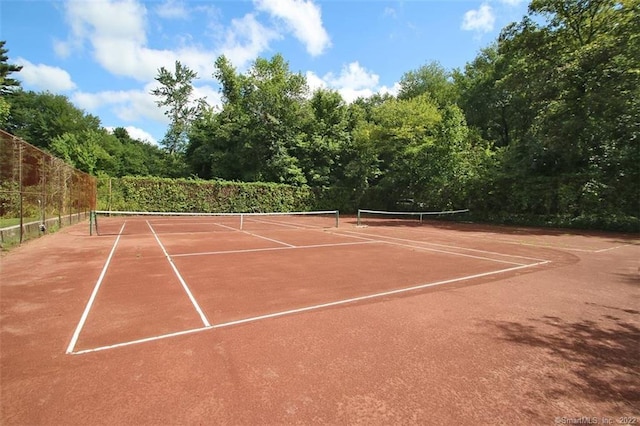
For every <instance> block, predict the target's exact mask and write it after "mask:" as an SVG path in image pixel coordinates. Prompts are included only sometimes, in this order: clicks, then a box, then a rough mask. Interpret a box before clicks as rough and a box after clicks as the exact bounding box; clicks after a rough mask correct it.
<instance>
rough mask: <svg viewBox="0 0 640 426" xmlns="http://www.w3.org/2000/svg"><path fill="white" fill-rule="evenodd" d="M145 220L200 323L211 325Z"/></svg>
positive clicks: (206, 325)
mask: <svg viewBox="0 0 640 426" xmlns="http://www.w3.org/2000/svg"><path fill="white" fill-rule="evenodd" d="M146 222H147V225H148V226H149V229H151V232H152V233H153V236H154V237H155V239H156V241H157V242H158V244H159V245H160V248H161V249H162V251H163V252H164V255H165V257H166V258H167V260H168V261H169V264H170V265H171V268H172V269H173V272H175V274H176V277H178V280H179V281H180V284H182V288H184V291H185V292H187V296H189V300H191V303H192V304H193V307H194V308H195V309H196V311H197V312H198V315H200V319H202V323H203V324H204V326H205V327H209V326H210V325H211V324H209V320H207V317H206V316H205V315H204V312H202V309H200V305H198V302H196V299H195V297H193V294H191V290H189V286H187V283H186V282H185V281H184V279H183V278H182V275H180V272H179V271H178V268H177V267H176V265H175V264H174V263H173V259H171V256H169V253H167V250H166V249H165V248H164V245H163V244H162V242H161V241H160V238H158V234H156V231H155V230H154V229H153V227H152V226H151V224H150V223H149V221H148V220H147V221H146Z"/></svg>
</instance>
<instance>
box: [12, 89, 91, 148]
mask: <svg viewBox="0 0 640 426" xmlns="http://www.w3.org/2000/svg"><path fill="white" fill-rule="evenodd" d="M7 99H8V100H9V103H10V104H11V110H10V112H9V116H8V117H7V122H6V130H7V131H8V132H9V133H11V134H13V135H16V136H18V137H20V138H22V139H24V140H25V141H27V142H29V143H30V144H32V145H35V146H37V147H40V148H45V149H47V148H48V147H49V145H50V144H51V142H52V141H53V139H55V138H56V137H59V136H62V135H63V134H65V133H72V134H77V135H78V134H80V133H82V132H83V131H87V130H95V131H98V130H99V129H100V120H99V119H98V118H97V117H95V116H93V115H90V114H85V113H84V112H83V111H82V110H79V109H78V108H76V107H75V106H74V105H73V104H72V103H71V102H70V101H69V99H67V98H66V97H65V96H62V95H54V94H52V93H48V92H42V93H37V92H33V91H22V90H19V91H16V92H14V93H12V94H11V95H10V96H8V97H7Z"/></svg>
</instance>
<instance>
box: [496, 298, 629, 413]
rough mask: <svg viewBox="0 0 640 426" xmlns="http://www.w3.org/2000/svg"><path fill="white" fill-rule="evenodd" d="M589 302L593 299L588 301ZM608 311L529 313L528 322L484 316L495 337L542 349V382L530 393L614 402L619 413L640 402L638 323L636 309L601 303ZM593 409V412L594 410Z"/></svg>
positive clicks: (625, 411) (564, 398)
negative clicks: (587, 316) (595, 315)
mask: <svg viewBox="0 0 640 426" xmlns="http://www.w3.org/2000/svg"><path fill="white" fill-rule="evenodd" d="M592 305H593V304H592ZM598 306H600V307H601V308H605V309H610V310H611V314H606V315H601V317H600V320H598V321H597V322H596V321H590V320H582V321H577V322H570V321H564V320H563V319H562V318H559V317H555V316H543V317H542V318H539V319H530V320H529V322H527V323H521V322H510V321H490V322H487V324H488V325H489V327H490V328H494V329H497V331H498V333H499V335H500V337H499V338H500V339H501V340H504V341H507V342H512V343H516V344H518V345H523V346H528V347H530V348H536V349H539V350H540V351H541V352H542V353H543V354H544V355H541V357H540V358H539V359H538V361H537V362H540V365H539V366H538V367H539V372H538V373H537V374H539V375H540V376H541V377H540V378H541V379H543V381H545V382H547V384H546V385H545V386H543V387H540V386H536V388H535V389H532V390H531V394H534V393H535V394H540V392H543V393H544V395H543V397H544V398H545V399H546V400H548V401H554V400H558V399H561V400H567V399H574V400H586V401H589V402H590V403H593V404H595V405H596V406H597V404H599V403H606V404H613V405H614V406H617V407H619V409H620V412H618V413H600V414H603V415H604V414H607V415H635V414H637V408H638V406H639V404H640V380H638V379H639V374H640V371H639V364H638V360H639V359H640V345H639V344H638V342H640V328H638V327H637V325H635V324H634V323H636V321H635V320H636V319H638V318H632V320H631V321H630V320H628V319H627V320H625V319H622V318H620V316H623V315H624V316H626V317H627V318H629V315H633V316H637V315H640V312H638V311H636V310H622V309H619V308H613V307H609V306H604V305H602V306H601V305H598ZM593 415H596V414H593Z"/></svg>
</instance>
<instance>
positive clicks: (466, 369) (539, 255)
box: [0, 219, 640, 425]
mask: <svg viewBox="0 0 640 426" xmlns="http://www.w3.org/2000/svg"><path fill="white" fill-rule="evenodd" d="M86 228H87V225H86V224H79V225H74V226H71V227H68V228H64V229H63V230H61V231H60V232H58V233H56V234H53V235H48V236H45V237H43V238H40V239H38V240H34V241H30V242H29V243H27V244H24V245H23V246H21V247H18V248H15V249H14V250H12V251H11V252H9V253H4V254H3V255H2V257H1V258H0V262H1V263H0V326H1V334H0V379H1V381H0V423H1V424H3V425H26V424H30V425H63V424H64V425H74V424H83V425H87V424H95V425H98V424H104V425H114V424H122V425H125V424H126V425H129V424H131V425H133V424H136V425H141V424H149V425H151V424H231V425H237V424H251V425H255V424H367V425H374V424H380V425H382V424H384V425H388V424H420V425H430V424H434V425H436V424H443V425H451V424H480V425H485V424H486V425H498V424H508V425H513V424H541V425H545V424H548V425H551V424H638V423H639V422H640V240H639V238H638V236H637V235H632V236H630V235H616V234H603V233H580V232H574V231H558V230H540V229H528V228H499V227H489V226H479V225H472V224H462V225H456V224H425V225H423V226H413V227H412V226H406V227H402V226H400V227H398V226H368V227H356V226H355V224H354V223H353V220H348V219H347V220H344V219H343V223H342V224H341V226H340V228H339V229H337V230H334V231H330V232H327V231H324V232H322V233H319V234H317V239H316V238H315V237H314V238H312V237H311V235H312V234H310V232H311V231H307V232H300V233H293V232H291V233H289V234H286V233H284V232H280V233H267V232H265V233H263V234H261V235H260V239H259V241H260V243H258V242H256V245H255V246H254V247H256V248H255V251H253V252H251V253H247V252H243V250H245V251H246V250H247V246H246V244H245V242H246V240H247V238H248V237H247V236H246V235H244V236H242V239H238V240H236V241H237V242H236V243H235V244H236V246H237V247H236V246H233V247H234V253H233V254H231V253H229V254H222V255H216V256H218V257H214V256H209V257H207V256H205V255H197V256H196V255H193V256H184V257H179V256H177V254H185V252H184V250H185V249H186V248H187V247H188V241H185V239H187V237H188V236H185V235H182V236H179V235H175V236H171V235H167V236H160V240H161V241H163V242H164V247H165V249H166V250H167V251H168V254H169V255H171V256H172V261H173V264H174V265H175V266H176V268H177V270H179V271H181V276H182V278H183V280H184V282H185V283H186V284H188V286H189V288H190V289H191V291H192V292H193V296H194V299H195V300H196V301H198V302H199V304H200V306H201V307H202V312H203V315H204V316H205V317H206V319H207V320H208V321H210V323H209V326H206V325H203V323H202V317H201V316H199V315H198V314H197V313H196V311H195V310H194V309H193V306H192V305H193V302H192V301H190V299H189V298H188V297H187V296H186V295H185V293H184V291H183V289H182V287H181V286H180V284H179V283H178V281H177V280H176V276H175V274H174V272H173V271H172V266H171V265H170V262H168V261H167V257H166V256H164V254H163V253H162V250H160V246H159V245H158V244H157V242H156V241H155V239H154V238H152V237H150V235H139V236H133V235H132V236H124V237H123V238H122V241H121V242H120V243H119V244H118V248H117V249H115V246H114V241H115V239H116V237H115V236H106V237H96V236H93V237H90V236H89V235H87V234H88V232H87V229H86ZM245 234H247V233H245ZM225 235H227V234H225ZM198 238H204V236H199V237H198ZM239 238H240V237H239ZM266 238H269V239H271V241H276V242H282V241H284V242H285V243H286V245H284V246H279V247H271V243H270V242H269V240H268V239H266ZM307 240H309V241H307ZM208 241H209V242H208V243H206V244H208V245H207V250H210V251H212V250H218V248H216V247H214V245H215V244H214V243H212V242H211V241H210V240H208ZM256 241H258V240H256ZM313 241H318V242H319V243H318V244H316V245H315V246H313V247H312V246H311V245H310V244H311V243H313ZM352 241H353V242H362V243H363V244H362V245H355V244H354V245H353V246H352V245H349V243H350V242H352ZM202 244H205V243H202ZM219 244H222V246H224V247H229V245H233V244H234V243H233V242H232V241H227V240H225V239H224V238H222V239H220V240H219ZM303 244H304V245H305V246H304V248H302V249H300V250H296V249H297V248H299V247H302V245H303ZM274 245H275V244H274ZM321 245H324V246H323V247H320V246H321ZM287 246H290V247H287ZM316 246H318V247H316ZM271 248H274V251H267V249H271ZM276 249H277V250H276ZM112 250H113V251H114V254H113V259H112V262H113V264H112V265H111V266H109V268H105V262H106V260H107V258H108V256H109V254H110V252H111V251H112ZM187 254H188V253H187ZM174 255H175V256H174ZM196 258H198V259H199V260H196ZM518 264H522V265H524V266H523V267H518V266H512V265H518ZM270 265H271V266H270ZM278 265H279V266H278ZM282 265H285V266H282ZM287 265H288V266H287ZM296 265H297V266H296ZM300 265H307V267H306V268H301V267H300ZM310 265H312V266H310ZM101 271H106V274H104V282H102V286H101V287H100V288H99V291H98V292H97V296H96V299H95V304H94V305H93V306H92V309H91V310H90V311H89V312H88V317H87V321H86V324H85V328H83V329H82V332H81V333H80V334H79V339H78V341H77V347H75V348H74V350H73V351H68V347H69V344H70V341H71V340H72V336H73V334H74V330H76V327H77V325H78V323H79V320H80V318H81V316H82V315H83V311H84V310H85V308H86V306H87V302H88V300H89V299H90V297H91V294H92V292H93V291H94V289H95V288H96V283H97V281H98V280H99V277H100V275H101ZM496 271H497V272H496ZM212 277H215V279H214V278H212ZM421 280H422V281H421ZM423 283H426V284H429V283H431V284H433V283H437V284H438V285H425V286H423V287H422V288H416V289H413V290H408V291H402V292H396V293H393V290H395V289H401V288H403V286H404V287H409V286H419V285H420V284H423ZM272 285H273V287H272V288H271V287H270V286H272ZM371 294H375V295H376V296H375V297H371V298H364V297H362V296H366V295H371ZM351 299H353V300H351ZM333 301H339V302H340V303H333V304H332V302H333ZM306 307H312V308H309V309H306ZM289 311H291V312H289ZM273 313H277V315H270V314H273ZM243 318H250V319H251V320H249V321H246V322H242V321H238V320H241V319H243ZM149 336H151V337H153V336H156V337H153V338H150V339H148V340H147V341H145V340H144V339H145V338H147V337H149ZM127 342H129V343H127ZM131 342H134V343H131ZM119 343H126V344H123V345H120V346H118V344H119ZM110 345H111V346H112V347H110ZM103 347H104V348H106V349H104V350H103V349H100V350H95V351H93V350H92V349H95V348H103ZM87 349H88V350H89V351H87V352H81V351H82V350H87ZM68 352H71V353H68Z"/></svg>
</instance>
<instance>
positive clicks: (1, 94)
mask: <svg viewBox="0 0 640 426" xmlns="http://www.w3.org/2000/svg"><path fill="white" fill-rule="evenodd" d="M5 43H6V42H5V41H4V40H0V128H4V127H5V126H6V123H7V118H8V117H9V111H10V109H11V106H10V104H9V101H8V100H7V99H5V97H6V96H7V95H10V94H11V93H13V91H14V90H16V89H17V88H19V87H20V82H19V81H18V80H15V79H13V78H9V74H12V73H14V72H19V71H20V70H22V66H17V65H13V64H9V63H8V62H7V61H8V60H9V57H8V56H7V53H8V52H9V51H8V50H7V49H5V48H4V45H5Z"/></svg>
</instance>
